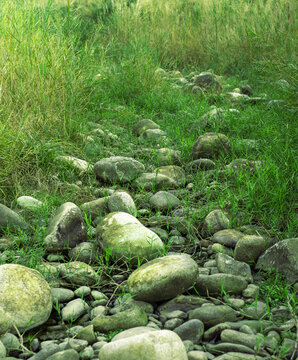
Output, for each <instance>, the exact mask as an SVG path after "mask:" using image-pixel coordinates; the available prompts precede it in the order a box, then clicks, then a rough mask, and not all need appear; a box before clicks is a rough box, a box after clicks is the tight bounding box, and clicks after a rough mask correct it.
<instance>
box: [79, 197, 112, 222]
mask: <svg viewBox="0 0 298 360" xmlns="http://www.w3.org/2000/svg"><path fill="white" fill-rule="evenodd" d="M108 199H109V197H108V196H107V197H104V198H99V199H96V200H92V201H89V202H86V203H84V204H82V205H81V206H80V209H81V210H82V211H83V212H86V213H87V215H88V216H91V220H94V219H95V218H96V217H97V216H102V215H104V214H106V213H108V212H109V209H108Z"/></svg>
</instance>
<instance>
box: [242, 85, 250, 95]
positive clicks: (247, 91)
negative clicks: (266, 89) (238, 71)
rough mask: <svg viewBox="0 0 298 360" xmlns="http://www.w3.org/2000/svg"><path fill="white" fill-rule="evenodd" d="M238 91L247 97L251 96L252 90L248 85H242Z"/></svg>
mask: <svg viewBox="0 0 298 360" xmlns="http://www.w3.org/2000/svg"><path fill="white" fill-rule="evenodd" d="M240 91H241V94H244V95H248V96H253V91H252V88H251V87H250V86H249V85H248V84H245V85H243V86H242V87H241V90H240Z"/></svg>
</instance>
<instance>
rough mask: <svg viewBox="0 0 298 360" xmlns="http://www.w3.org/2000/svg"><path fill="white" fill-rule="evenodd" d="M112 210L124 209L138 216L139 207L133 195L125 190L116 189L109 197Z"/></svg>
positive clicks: (123, 210) (109, 205)
mask: <svg viewBox="0 0 298 360" xmlns="http://www.w3.org/2000/svg"><path fill="white" fill-rule="evenodd" d="M108 207H109V211H110V212H114V211H122V212H127V213H128V214H131V215H134V216H136V214H137V208H136V205H135V203H134V201H133V199H132V197H131V196H130V195H129V194H128V193H127V192H125V191H115V192H114V193H113V194H112V195H111V196H110V197H109V199H108Z"/></svg>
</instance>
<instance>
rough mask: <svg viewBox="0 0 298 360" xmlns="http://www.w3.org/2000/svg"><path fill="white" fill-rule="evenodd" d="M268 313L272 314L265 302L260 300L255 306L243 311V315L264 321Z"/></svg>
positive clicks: (245, 308)
mask: <svg viewBox="0 0 298 360" xmlns="http://www.w3.org/2000/svg"><path fill="white" fill-rule="evenodd" d="M268 312H270V309H268V307H267V305H266V304H265V303H264V302H262V301H259V300H256V301H255V302H254V303H253V304H251V305H249V306H247V307H244V308H242V309H241V314H243V315H245V316H247V317H249V318H250V319H255V320H258V319H263V318H264V316H265V315H266V314H268Z"/></svg>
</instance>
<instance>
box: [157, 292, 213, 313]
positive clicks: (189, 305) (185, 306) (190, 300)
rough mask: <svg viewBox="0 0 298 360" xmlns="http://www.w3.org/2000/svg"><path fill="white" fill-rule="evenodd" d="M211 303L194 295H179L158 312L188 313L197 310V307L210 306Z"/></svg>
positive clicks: (162, 306) (159, 308)
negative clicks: (178, 311)
mask: <svg viewBox="0 0 298 360" xmlns="http://www.w3.org/2000/svg"><path fill="white" fill-rule="evenodd" d="M208 303H209V301H208V300H206V299H204V298H200V297H198V296H192V295H178V296H176V297H175V298H174V299H172V300H170V301H167V302H165V303H163V304H162V305H160V306H159V307H158V308H157V310H158V312H159V313H164V312H166V313H169V312H172V311H177V310H180V311H183V312H188V311H190V310H193V309H196V308H197V307H199V306H201V305H203V304H208Z"/></svg>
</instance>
